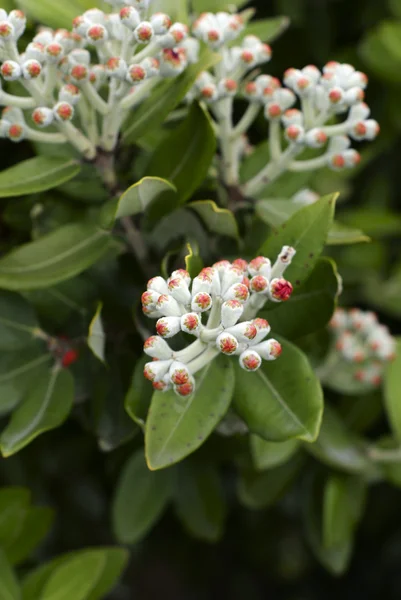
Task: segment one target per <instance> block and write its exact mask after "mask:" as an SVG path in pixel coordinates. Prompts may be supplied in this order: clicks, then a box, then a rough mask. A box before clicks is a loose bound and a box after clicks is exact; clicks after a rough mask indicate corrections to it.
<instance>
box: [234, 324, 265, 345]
mask: <svg viewBox="0 0 401 600" xmlns="http://www.w3.org/2000/svg"><path fill="white" fill-rule="evenodd" d="M226 333H231V335H233V336H234V337H235V338H236V339H237V340H238V341H239V342H242V343H245V344H249V342H250V341H252V340H254V339H255V338H256V335H257V333H258V330H257V329H256V327H255V325H254V323H253V322H252V321H245V322H244V323H237V325H234V326H233V327H229V328H228V329H226Z"/></svg>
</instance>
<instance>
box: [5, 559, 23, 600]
mask: <svg viewBox="0 0 401 600" xmlns="http://www.w3.org/2000/svg"><path fill="white" fill-rule="evenodd" d="M0 598H1V599H2V600H21V590H20V587H19V585H18V581H17V578H16V576H15V573H14V571H13V569H12V567H11V565H10V563H9V562H8V560H7V558H6V556H5V554H4V551H3V550H2V549H1V548H0Z"/></svg>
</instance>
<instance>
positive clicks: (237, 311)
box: [221, 300, 244, 329]
mask: <svg viewBox="0 0 401 600" xmlns="http://www.w3.org/2000/svg"><path fill="white" fill-rule="evenodd" d="M243 312H244V305H243V304H241V302H238V300H227V301H226V302H224V303H223V305H222V307H221V324H222V325H223V327H224V328H225V329H227V328H229V327H233V326H234V325H236V323H238V321H239V320H240V318H241V316H242V313H243Z"/></svg>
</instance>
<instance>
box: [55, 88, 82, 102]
mask: <svg viewBox="0 0 401 600" xmlns="http://www.w3.org/2000/svg"><path fill="white" fill-rule="evenodd" d="M58 98H59V100H60V101H61V102H68V103H69V104H72V105H73V106H75V105H76V104H77V103H78V102H79V100H80V99H81V92H80V90H79V88H77V86H76V85H74V84H73V83H67V84H66V85H63V87H62V88H61V89H60V92H59V95H58Z"/></svg>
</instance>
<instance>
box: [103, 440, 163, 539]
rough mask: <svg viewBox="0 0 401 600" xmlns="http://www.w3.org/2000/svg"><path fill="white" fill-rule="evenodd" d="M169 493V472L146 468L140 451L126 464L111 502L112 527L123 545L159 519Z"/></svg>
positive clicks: (143, 532) (143, 535)
mask: <svg viewBox="0 0 401 600" xmlns="http://www.w3.org/2000/svg"><path fill="white" fill-rule="evenodd" d="M170 496H171V477H170V471H169V470H167V471H160V472H155V471H149V469H148V467H147V465H146V462H145V459H144V455H143V452H142V450H140V451H138V452H136V453H135V454H134V455H133V456H132V457H131V458H130V460H129V461H128V462H127V464H126V465H125V467H124V469H123V472H122V474H121V478H120V481H119V484H118V487H117V491H116V496H115V499H114V502H113V529H114V533H115V535H116V537H117V539H118V541H119V542H121V543H122V544H136V543H137V542H139V541H140V540H142V539H143V538H144V537H145V535H146V534H147V533H148V531H149V530H150V529H151V528H152V527H153V525H154V524H155V523H156V522H157V521H158V520H159V518H160V516H161V514H162V513H163V511H164V509H165V507H166V505H167V503H168V501H169V499H170Z"/></svg>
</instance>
